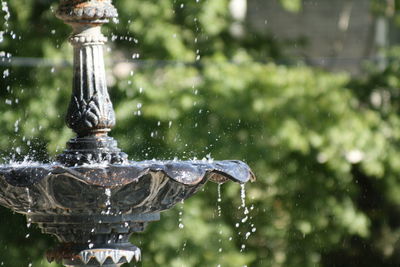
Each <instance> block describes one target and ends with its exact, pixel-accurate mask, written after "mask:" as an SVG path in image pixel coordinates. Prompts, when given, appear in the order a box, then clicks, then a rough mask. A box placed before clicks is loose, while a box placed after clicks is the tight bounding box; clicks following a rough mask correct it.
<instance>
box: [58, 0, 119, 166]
mask: <svg viewBox="0 0 400 267" xmlns="http://www.w3.org/2000/svg"><path fill="white" fill-rule="evenodd" d="M117 16H118V13H117V10H116V9H115V8H114V6H113V5H112V3H111V0H61V3H60V6H59V8H58V10H57V17H59V18H60V19H62V20H63V21H64V22H65V23H67V24H69V25H71V26H72V28H73V33H72V36H71V37H70V43H71V44H72V45H73V47H74V70H73V71H74V76H73V85H72V87H73V89H72V96H71V102H70V104H69V107H68V112H67V116H66V122H67V125H68V127H70V128H71V129H72V130H73V131H74V132H75V133H76V134H77V137H76V138H74V139H71V140H70V141H69V142H68V143H67V150H65V151H64V153H63V154H61V155H60V156H59V157H58V160H59V161H60V162H62V163H64V164H66V165H72V166H74V165H81V164H87V163H98V162H104V161H107V162H109V163H122V162H124V161H126V158H127V155H126V154H125V153H123V152H121V151H120V149H118V147H117V142H116V141H115V140H114V139H113V138H111V137H108V136H107V133H108V132H109V131H110V130H111V128H112V127H114V125H115V114H114V110H113V105H112V103H111V100H110V96H109V94H108V90H107V81H106V73H105V67H104V55H103V45H104V43H105V42H106V41H107V38H106V37H104V35H103V34H102V33H101V25H102V24H104V23H107V22H108V21H109V20H110V19H113V18H116V17H117Z"/></svg>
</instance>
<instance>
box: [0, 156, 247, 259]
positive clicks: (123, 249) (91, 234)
mask: <svg viewBox="0 0 400 267" xmlns="http://www.w3.org/2000/svg"><path fill="white" fill-rule="evenodd" d="M253 179H254V176H253V174H252V172H251V170H250V168H249V167H248V166H247V165H246V164H245V163H243V162H241V161H155V160H154V161H142V162H133V161H130V162H127V163H126V164H96V165H79V166H75V167H67V166H65V165H62V164H51V165H46V164H31V165H23V164H21V165H18V164H17V165H15V164H14V165H3V166H0V204H1V205H3V206H5V207H7V208H10V209H12V210H14V211H16V212H18V213H22V214H25V215H26V216H27V219H28V223H36V224H38V225H39V227H40V228H41V229H42V231H43V232H44V233H46V234H52V235H54V236H56V237H57V239H58V240H59V242H60V243H61V246H60V247H59V248H56V249H54V250H52V251H50V252H49V253H48V259H49V260H50V261H52V260H56V261H59V262H64V264H65V265H67V266H68V265H71V266H76V265H80V264H82V265H86V266H91V265H90V263H92V264H93V266H98V265H102V264H104V263H105V262H107V261H110V262H113V264H117V265H118V264H122V263H124V262H129V261H130V260H132V258H135V259H136V260H138V259H140V250H139V249H138V248H137V247H136V246H134V245H132V244H131V243H129V237H130V236H131V235H132V234H133V233H136V232H142V231H144V230H145V227H146V225H147V224H148V223H149V222H151V221H157V220H159V219H160V212H162V211H164V210H168V209H170V208H172V207H173V206H174V205H175V204H177V203H179V202H181V201H183V200H185V199H187V198H189V197H191V196H192V195H194V194H195V193H196V192H198V191H199V189H201V187H202V186H203V185H204V184H205V183H206V182H207V181H209V180H210V181H214V182H217V183H224V182H226V181H229V180H232V181H235V182H238V183H246V182H248V181H250V180H253ZM115 260H116V262H115ZM91 261H92V262H91Z"/></svg>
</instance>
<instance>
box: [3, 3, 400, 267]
mask: <svg viewBox="0 0 400 267" xmlns="http://www.w3.org/2000/svg"><path fill="white" fill-rule="evenodd" d="M53 2H54V1H46V0H41V1H38V0H13V1H7V2H6V1H4V0H3V1H1V3H2V12H3V13H1V14H2V15H1V18H2V19H4V20H3V21H2V22H1V23H2V25H3V26H2V29H1V32H0V36H2V37H1V38H0V40H1V41H0V55H1V58H0V63H1V64H0V65H1V68H2V69H1V72H0V73H2V74H3V78H0V86H1V88H0V89H1V90H0V94H1V101H0V112H1V114H2V115H1V116H0V123H1V125H2V131H1V133H0V135H1V138H0V152H1V154H2V156H4V157H6V158H7V159H6V160H5V161H8V160H10V159H11V160H23V159H24V155H29V156H30V158H31V159H35V160H47V159H48V158H49V157H50V156H54V155H55V154H56V153H57V152H59V151H61V150H62V149H63V147H64V144H65V142H66V141H67V140H68V138H70V137H71V136H72V132H71V131H70V130H69V129H67V128H66V127H65V126H64V122H63V119H62V118H63V117H64V114H65V111H66V108H67V103H68V99H69V94H70V87H71V85H70V84H71V68H70V67H69V65H68V64H70V62H71V57H72V52H71V47H70V46H69V45H68V44H67V43H66V42H65V39H66V37H67V36H68V33H69V28H68V27H67V26H65V25H63V24H62V23H61V22H60V21H58V20H57V19H55V18H54V14H53V10H54V9H55V5H56V3H54V5H53ZM114 2H115V4H116V5H117V6H118V8H119V11H120V21H119V23H118V24H110V25H109V26H108V28H106V31H107V32H108V33H107V34H108V35H109V36H111V39H112V40H113V42H111V43H110V44H109V45H110V47H111V48H112V49H111V50H110V51H109V53H107V57H108V58H109V59H110V58H113V59H114V63H115V64H114V65H113V66H112V68H110V69H109V71H108V72H109V83H110V93H111V96H112V99H113V101H114V104H115V107H116V113H117V117H118V123H117V127H116V129H115V130H114V131H113V132H112V134H113V135H114V136H115V137H116V138H117V139H118V140H119V142H120V146H121V147H122V148H123V149H124V151H126V152H128V153H129V155H130V156H131V157H133V158H134V159H146V158H147V159H148V158H153V157H155V158H165V159H166V158H174V157H179V158H183V159H187V158H194V157H198V158H202V157H213V158H216V159H226V158H231V159H243V160H245V161H247V162H248V163H249V164H250V165H251V166H252V167H253V168H254V171H255V173H256V175H257V176H258V181H257V183H255V184H253V185H249V186H248V187H247V190H246V194H247V197H248V198H247V203H246V204H247V206H248V208H249V210H250V214H249V217H248V218H247V219H246V217H245V215H244V211H243V208H241V205H242V200H241V198H240V195H241V192H240V190H241V189H240V187H239V186H238V185H233V184H227V185H223V186H222V187H221V191H222V201H221V202H218V201H217V200H218V193H217V192H218V190H217V186H212V185H209V186H208V187H207V188H206V189H205V191H204V192H203V193H200V194H199V195H197V196H196V197H194V198H193V199H190V200H189V201H186V203H185V204H184V205H179V206H178V207H177V208H176V209H174V210H172V211H170V212H167V213H165V214H163V218H162V220H161V221H160V222H156V223H153V224H151V225H150V227H149V229H148V230H147V232H146V233H144V234H140V235H136V236H134V237H133V240H132V241H133V242H134V243H135V244H138V245H139V246H140V247H141V248H142V249H143V251H144V253H143V254H144V255H143V256H144V258H143V262H142V263H140V264H138V265H139V266H217V265H219V264H220V265H221V266H227V267H231V266H232V267H235V266H244V265H247V266H260V267H261V266H263V267H264V266H289V267H290V266H354V265H358V266H396V265H400V258H399V257H398V255H400V254H399V253H397V252H398V249H399V245H398V243H399V242H398V239H399V233H400V232H399V230H398V224H399V218H400V217H399V215H398V212H399V210H398V207H399V202H400V198H399V196H400V194H399V193H398V190H399V188H400V187H399V180H398V175H397V174H398V173H399V172H400V162H399V160H398V159H399V158H400V155H399V151H400V149H399V147H398V141H397V140H398V139H399V133H400V123H399V119H400V117H399V110H398V104H396V103H397V102H396V99H397V98H398V95H399V89H398V88H399V84H400V82H399V79H398V78H396V74H397V73H398V67H399V66H400V64H399V63H398V62H399V61H397V60H393V62H391V63H390V65H389V66H388V68H387V69H386V70H385V71H384V72H383V73H381V72H379V71H378V70H371V71H370V74H371V75H369V76H368V78H365V79H363V80H358V81H351V80H350V78H349V77H347V76H346V75H341V74H335V75H333V74H329V73H325V72H322V71H320V70H316V69H312V68H309V67H306V66H301V65H300V66H295V67H288V66H279V65H276V64H274V63H269V64H266V63H265V61H273V60H277V59H282V58H284V53H282V51H280V49H279V45H278V43H276V42H274V41H272V40H269V39H267V38H266V37H261V36H258V35H256V34H254V33H252V32H251V31H250V30H248V31H246V35H245V36H243V37H241V38H238V37H234V36H233V35H232V33H231V31H230V22H231V17H230V14H229V9H228V1H227V0H220V1H212V0H201V1H190V2H189V1H183V0H164V1H156V0H146V1H144V0H119V1H114ZM284 2H289V1H284ZM50 7H51V8H50ZM7 10H9V13H8V11H7ZM8 14H10V16H9V18H8ZM395 55H396V54H394V55H393V57H394V56H395ZM32 57H34V58H46V59H51V60H52V61H50V62H47V61H41V64H42V65H40V66H36V65H35V64H36V63H35V62H36V61H35V59H32ZM13 58H14V60H13ZM138 58H139V59H146V60H138ZM65 59H67V60H68V61H67V62H64V60H65ZM10 60H11V61H12V62H13V64H9V62H10ZM19 62H20V63H22V64H21V66H19V65H18V63H19ZM30 62H33V63H34V64H33V65H34V67H29V66H27V64H30ZM262 62H264V63H262ZM109 66H110V67H111V64H109ZM49 155H50V156H49ZM218 206H220V207H221V215H219V212H218ZM0 218H1V220H0V224H1V225H0V265H1V263H2V264H3V265H4V266H18V267H20V266H27V265H28V264H29V263H33V266H46V263H45V262H44V261H43V258H42V256H41V255H42V253H43V252H44V250H45V249H46V247H48V246H51V244H52V243H53V242H52V239H51V238H49V237H46V236H43V235H40V234H39V233H38V232H37V230H35V228H33V229H27V228H26V226H25V223H24V220H23V217H22V216H18V215H12V214H11V212H9V211H7V210H5V209H3V208H1V209H0ZM242 220H243V222H242ZM180 222H181V223H182V224H183V228H180V227H178V225H179V223H180ZM7 225H12V227H7ZM236 225H237V226H236ZM28 233H30V236H26V235H27V234H28ZM53 266H54V265H53ZM132 266H133V264H132Z"/></svg>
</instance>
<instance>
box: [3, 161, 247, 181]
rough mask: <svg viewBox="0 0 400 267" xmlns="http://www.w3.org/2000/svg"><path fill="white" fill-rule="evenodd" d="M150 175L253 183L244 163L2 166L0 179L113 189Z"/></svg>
mask: <svg viewBox="0 0 400 267" xmlns="http://www.w3.org/2000/svg"><path fill="white" fill-rule="evenodd" d="M150 172H162V173H164V174H165V175H166V176H167V177H169V178H170V179H172V180H174V181H176V182H178V183H181V184H184V185H196V184H199V183H201V182H202V181H203V180H204V179H207V180H211V181H214V182H217V183H224V182H226V181H228V180H232V181H234V182H238V183H246V182H248V181H254V180H255V176H254V174H253V173H252V171H251V170H250V168H249V166H248V165H247V164H245V163H244V162H242V161H237V160H224V161H155V160H152V161H141V162H135V161H130V162H129V163H127V164H121V165H113V164H104V165H101V164H98V165H82V166H76V167H67V166H63V165H61V164H57V163H55V164H32V165H29V164H14V165H0V175H3V176H4V177H5V179H6V181H7V182H8V183H9V184H11V185H13V186H19V187H29V186H31V185H33V184H35V183H37V182H39V181H41V180H42V179H43V178H45V177H47V176H49V175H56V176H58V175H66V176H70V177H73V178H75V179H78V180H80V181H82V182H85V183H87V184H91V185H95V186H96V185H97V186H103V187H113V186H123V185H126V184H129V183H131V182H133V181H135V180H137V179H141V178H143V177H144V176H146V175H147V174H149V173H150Z"/></svg>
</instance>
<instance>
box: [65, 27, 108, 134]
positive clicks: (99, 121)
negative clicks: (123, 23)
mask: <svg viewBox="0 0 400 267" xmlns="http://www.w3.org/2000/svg"><path fill="white" fill-rule="evenodd" d="M73 26H74V34H73V36H72V37H71V38H70V42H71V44H72V45H73V46H74V80H73V94H72V99H71V102H70V105H69V108H68V114H67V118H66V120H67V124H68V126H69V127H70V128H71V129H73V130H74V131H75V132H76V133H77V134H78V136H81V137H83V136H91V135H105V134H106V133H107V132H108V131H110V130H111V128H112V127H113V126H114V125H115V115H114V110H113V106H112V103H111V101H110V97H109V95H108V91H107V81H106V74H105V68H104V59H103V44H104V42H105V41H106V38H105V37H104V36H103V35H102V34H101V32H100V26H92V25H88V27H84V26H86V25H84V26H82V25H73Z"/></svg>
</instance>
